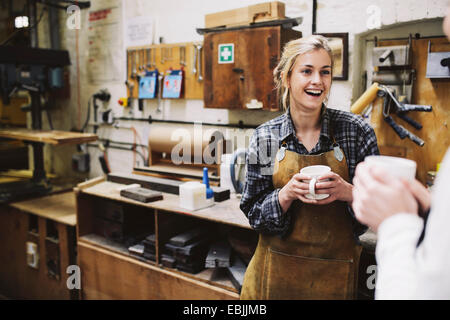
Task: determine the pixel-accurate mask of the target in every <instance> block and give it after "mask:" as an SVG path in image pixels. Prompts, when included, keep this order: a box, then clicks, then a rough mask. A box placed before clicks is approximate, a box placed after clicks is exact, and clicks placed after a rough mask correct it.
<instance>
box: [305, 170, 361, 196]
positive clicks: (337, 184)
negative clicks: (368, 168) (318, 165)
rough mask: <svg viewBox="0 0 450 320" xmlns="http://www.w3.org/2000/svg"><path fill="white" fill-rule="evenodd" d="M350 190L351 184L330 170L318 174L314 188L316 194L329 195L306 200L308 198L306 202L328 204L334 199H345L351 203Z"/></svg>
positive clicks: (351, 188)
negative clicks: (323, 197)
mask: <svg viewBox="0 0 450 320" xmlns="http://www.w3.org/2000/svg"><path fill="white" fill-rule="evenodd" d="M327 180H328V181H327ZM352 190H353V186H352V184H350V183H348V182H347V181H345V180H344V179H342V177H341V176H340V175H338V174H337V173H334V172H332V171H331V172H328V173H326V174H324V175H322V176H320V178H319V179H318V181H317V183H316V189H315V193H316V194H329V195H330V196H329V197H328V198H325V199H323V200H310V199H306V200H308V202H307V203H315V204H328V203H331V202H333V201H335V200H339V201H345V202H348V203H349V204H351V203H352V201H353V195H352Z"/></svg>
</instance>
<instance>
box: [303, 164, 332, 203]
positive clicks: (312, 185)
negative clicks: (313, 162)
mask: <svg viewBox="0 0 450 320" xmlns="http://www.w3.org/2000/svg"><path fill="white" fill-rule="evenodd" d="M330 171H331V168H330V167H329V166H322V165H317V166H308V167H304V168H302V169H301V170H300V173H302V174H304V175H306V176H308V177H309V178H311V180H310V181H309V193H308V194H307V195H306V196H305V197H306V198H307V199H311V200H322V199H326V198H328V197H329V196H330V195H329V194H316V192H315V189H316V182H317V180H319V178H320V176H322V175H324V174H325V173H327V172H330Z"/></svg>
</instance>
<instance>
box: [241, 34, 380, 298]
mask: <svg viewBox="0 0 450 320" xmlns="http://www.w3.org/2000/svg"><path fill="white" fill-rule="evenodd" d="M332 70H333V60H332V55H331V49H330V48H329V46H328V43H327V40H326V39H325V38H324V37H323V36H319V35H313V36H309V37H306V38H301V39H297V40H294V41H291V42H289V43H287V44H286V46H285V48H284V49H283V54H282V57H281V59H280V62H279V64H278V66H277V67H276V68H275V70H274V80H275V84H276V88H277V91H278V97H279V103H280V104H281V105H282V107H283V109H285V110H286V113H285V114H283V115H282V116H280V117H277V118H275V119H273V120H270V121H268V122H266V123H264V124H262V125H261V126H259V127H258V128H257V129H256V130H255V132H254V134H253V136H252V139H251V141H250V146H249V148H248V152H247V158H246V159H247V160H246V165H247V179H246V185H245V187H244V192H243V195H242V200H241V206H240V207H241V210H242V211H243V212H244V213H245V214H246V215H247V217H248V219H249V223H250V225H251V226H252V227H253V228H254V229H255V230H257V231H259V232H260V237H259V242H258V246H257V249H256V251H255V254H254V256H253V258H252V260H251V262H250V264H249V266H248V268H247V272H246V274H245V279H244V285H243V288H242V293H241V298H242V299H349V298H353V297H354V296H355V294H356V283H357V271H358V262H359V254H360V250H361V249H360V246H359V245H358V240H357V236H358V235H360V234H361V233H362V232H363V231H364V229H365V228H364V227H363V226H362V225H360V224H358V223H357V221H356V219H355V218H354V214H353V212H352V210H351V207H350V206H349V205H351V202H352V187H353V186H352V184H351V181H352V179H353V175H354V172H355V167H356V165H357V164H358V163H359V162H361V161H363V160H364V158H365V157H366V156H367V155H371V154H378V153H379V151H378V146H377V141H376V137H375V133H374V131H373V129H372V128H371V127H370V126H369V125H368V124H366V123H365V122H364V121H363V119H362V118H361V117H359V116H355V115H353V114H351V113H349V112H344V111H340V110H334V109H329V108H327V107H326V105H325V103H326V101H327V99H328V95H329V92H330V87H331V82H332V81H331V79H332ZM310 165H326V166H329V167H330V168H331V171H330V172H329V173H327V174H324V175H323V176H322V177H321V178H320V180H319V181H318V182H317V183H316V185H315V193H316V194H329V196H328V197H327V198H325V199H322V200H312V199H309V198H307V197H306V195H307V194H308V193H309V180H310V178H308V177H307V176H306V175H303V174H301V173H300V170H301V169H302V168H304V167H307V166H310Z"/></svg>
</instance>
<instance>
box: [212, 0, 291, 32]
mask: <svg viewBox="0 0 450 320" xmlns="http://www.w3.org/2000/svg"><path fill="white" fill-rule="evenodd" d="M284 18H285V5H284V3H282V2H279V1H272V2H265V3H258V4H255V5H251V6H247V7H244V8H238V9H232V10H226V11H221V12H216V13H210V14H207V15H205V28H215V27H234V26H240V25H249V24H251V23H254V22H264V21H271V20H279V19H284Z"/></svg>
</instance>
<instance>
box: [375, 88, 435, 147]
mask: <svg viewBox="0 0 450 320" xmlns="http://www.w3.org/2000/svg"><path fill="white" fill-rule="evenodd" d="M380 88H381V90H380V91H379V92H378V95H379V96H381V97H383V98H384V101H383V117H384V121H386V123H388V124H389V125H390V126H391V127H392V128H393V129H394V131H395V132H396V133H397V135H398V136H399V137H400V138H401V139H404V138H409V139H411V140H412V141H413V142H414V143H416V144H417V145H419V146H421V147H422V146H423V145H424V144H425V142H424V141H423V140H422V139H420V138H419V137H417V136H416V135H414V134H413V133H411V132H410V131H408V130H407V129H405V128H404V127H403V126H401V125H399V124H397V123H396V122H395V121H394V119H392V117H391V116H390V115H389V114H390V112H391V108H393V110H395V113H396V114H397V115H398V116H399V118H401V119H403V120H405V121H406V122H408V123H409V124H410V125H412V126H413V127H414V128H416V129H418V130H420V129H422V125H421V124H420V123H418V122H416V121H415V120H413V119H411V118H410V117H408V116H407V115H406V114H405V113H406V112H408V111H422V112H431V111H432V107H431V106H426V105H415V104H407V103H401V102H399V101H398V100H397V99H396V98H395V93H392V92H391V90H390V89H389V88H388V87H386V86H381V87H380ZM392 102H394V104H395V105H394V106H392Z"/></svg>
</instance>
